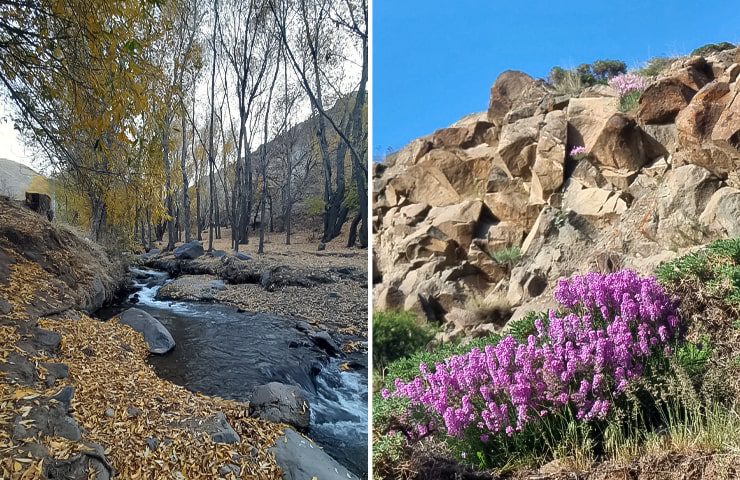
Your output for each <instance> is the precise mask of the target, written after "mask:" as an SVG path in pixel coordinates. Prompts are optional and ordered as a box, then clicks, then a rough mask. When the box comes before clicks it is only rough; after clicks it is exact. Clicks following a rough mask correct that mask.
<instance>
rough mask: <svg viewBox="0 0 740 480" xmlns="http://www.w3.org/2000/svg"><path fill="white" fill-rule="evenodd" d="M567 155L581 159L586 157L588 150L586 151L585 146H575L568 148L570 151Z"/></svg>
mask: <svg viewBox="0 0 740 480" xmlns="http://www.w3.org/2000/svg"><path fill="white" fill-rule="evenodd" d="M568 156H569V157H570V158H571V159H573V160H577V161H580V160H583V159H584V158H588V152H587V151H586V147H583V146H580V145H579V146H576V147H573V148H571V149H570V152H569V153H568Z"/></svg>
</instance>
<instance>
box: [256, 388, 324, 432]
mask: <svg viewBox="0 0 740 480" xmlns="http://www.w3.org/2000/svg"><path fill="white" fill-rule="evenodd" d="M249 405H250V407H251V408H252V413H253V414H254V415H255V416H257V417H259V418H261V419H263V420H267V421H269V422H275V423H287V424H289V425H293V426H294V427H298V428H300V429H307V428H308V426H309V423H310V421H311V406H310V405H309V403H308V400H306V398H305V397H304V396H303V393H302V392H301V389H300V388H298V387H296V386H293V385H285V384H283V383H278V382H270V383H268V384H267V385H260V386H258V387H256V388H255V389H254V393H252V398H251V399H250V401H249Z"/></svg>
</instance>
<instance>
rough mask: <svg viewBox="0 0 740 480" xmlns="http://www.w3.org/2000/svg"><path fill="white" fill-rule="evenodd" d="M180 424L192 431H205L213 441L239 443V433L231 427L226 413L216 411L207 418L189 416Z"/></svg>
mask: <svg viewBox="0 0 740 480" xmlns="http://www.w3.org/2000/svg"><path fill="white" fill-rule="evenodd" d="M181 425H182V426H183V427H185V428H188V429H189V430H192V431H194V432H201V433H207V434H208V436H209V437H211V440H212V441H213V442H214V443H239V442H240V441H241V438H240V437H239V434H238V433H236V432H235V431H234V429H233V428H231V425H229V421H228V420H227V419H226V415H224V414H223V412H218V413H217V414H215V415H212V416H210V417H208V418H205V419H203V418H191V419H188V420H185V421H184V422H182V423H181Z"/></svg>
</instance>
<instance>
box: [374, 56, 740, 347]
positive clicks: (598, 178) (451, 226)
mask: <svg viewBox="0 0 740 480" xmlns="http://www.w3.org/2000/svg"><path fill="white" fill-rule="evenodd" d="M739 75H740V49H735V50H731V51H726V52H719V53H718V54H712V55H710V56H709V57H708V58H702V57H689V58H684V59H680V60H679V61H676V62H675V63H674V64H673V65H671V66H670V67H669V68H668V69H667V70H666V71H665V72H664V73H662V74H661V75H659V76H658V78H655V79H653V80H652V81H650V82H649V85H648V86H647V88H646V90H645V91H644V93H643V96H642V98H641V100H640V102H639V106H638V108H637V111H636V112H635V113H623V112H620V111H619V98H618V96H617V94H616V92H615V91H614V90H613V89H612V88H610V87H607V86H595V87H590V88H588V89H586V90H584V91H583V92H582V93H581V94H580V95H578V96H576V97H570V96H557V95H556V94H554V93H553V92H551V91H550V90H549V89H548V87H547V85H546V84H544V83H543V82H542V81H537V80H534V79H532V78H531V77H529V76H528V75H526V74H524V73H521V72H515V71H507V72H504V73H502V74H501V75H500V76H499V78H498V79H496V81H495V82H494V84H493V87H492V88H491V98H490V102H489V108H488V111H487V112H485V113H480V114H472V115H469V116H467V117H465V118H464V119H462V120H461V121H459V122H457V123H456V124H454V125H453V126H451V127H449V128H443V129H440V130H437V131H436V132H434V133H433V134H432V135H430V136H428V137H424V138H421V139H418V140H415V141H413V142H411V143H410V144H409V145H408V146H407V147H405V148H403V149H402V150H401V151H399V152H398V153H397V154H394V155H393V156H392V157H391V159H390V161H389V162H387V163H386V165H383V166H378V167H376V168H375V170H374V182H373V184H374V186H375V192H374V200H375V205H374V217H373V218H374V226H375V230H374V235H375V240H374V250H375V251H374V257H373V261H374V264H375V265H376V266H377V271H376V272H375V276H374V278H375V280H376V285H375V287H374V296H375V302H376V303H375V305H376V308H379V309H396V308H404V309H408V310H412V311H414V312H416V313H418V314H419V315H421V316H425V317H427V318H428V319H433V320H442V321H444V322H446V323H445V325H447V327H446V331H445V332H444V333H443V334H442V335H441V337H440V338H441V339H442V340H443V341H444V340H450V339H453V338H460V337H461V336H468V337H473V336H476V335H485V334H489V333H491V332H494V331H499V330H500V328H501V326H500V325H498V324H494V323H482V324H481V323H480V322H481V318H485V317H481V316H480V315H478V316H476V315H473V314H472V313H471V312H470V311H469V310H470V309H469V308H467V307H466V304H467V302H468V300H470V299H471V297H477V298H479V299H485V298H494V297H497V298H507V299H508V301H509V303H510V304H511V305H512V306H513V307H519V306H520V305H521V307H520V309H521V308H527V306H528V305H544V304H546V303H547V302H544V301H543V298H546V296H547V295H549V294H550V293H551V291H552V288H553V287H554V283H555V280H556V279H557V278H558V277H559V276H562V275H570V274H572V273H575V272H583V271H587V270H594V269H595V270H599V271H611V270H613V269H615V268H622V267H626V268H633V269H636V270H638V271H642V272H645V273H647V272H650V271H652V269H653V268H654V267H655V266H656V265H657V264H658V263H659V262H660V261H665V260H667V259H670V258H671V257H672V256H674V255H676V254H677V253H679V252H680V251H681V249H685V248H691V247H693V246H695V245H698V244H703V243H706V242H708V241H711V240H713V239H715V238H720V237H726V236H737V235H740V226H739V225H740V222H738V220H737V219H738V218H739V217H740V174H738V172H740V150H739V149H740V94H739V92H740V87H739V85H740V80H738V76H739ZM574 146H583V147H585V149H586V152H587V155H586V157H585V158H580V159H579V160H575V159H570V158H568V155H567V152H568V151H569V150H570V149H571V148H572V147H574ZM512 246H516V247H520V249H521V252H522V255H523V258H522V259H521V260H519V261H517V260H514V264H510V263H506V261H505V260H500V259H501V258H502V257H501V256H500V255H496V254H497V252H500V251H501V250H503V249H505V248H508V247H512ZM495 258H498V259H499V261H501V262H504V263H499V261H497V260H495ZM513 315H514V317H521V316H522V315H523V312H521V311H519V310H516V311H515V312H514V313H513Z"/></svg>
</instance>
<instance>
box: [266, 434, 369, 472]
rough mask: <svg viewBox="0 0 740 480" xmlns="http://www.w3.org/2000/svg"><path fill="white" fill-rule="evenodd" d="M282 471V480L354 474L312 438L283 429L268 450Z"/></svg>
mask: <svg viewBox="0 0 740 480" xmlns="http://www.w3.org/2000/svg"><path fill="white" fill-rule="evenodd" d="M269 451H270V452H271V453H272V454H273V455H275V461H276V462H277V464H278V465H279V466H280V468H282V470H283V479H284V480H309V479H311V478H318V479H321V480H351V479H359V477H358V476H357V475H355V474H354V473H351V472H350V471H349V470H347V469H346V468H344V467H343V466H342V465H340V464H339V463H338V462H337V461H336V460H334V459H333V458H331V457H330V456H329V455H328V454H327V453H326V452H324V451H323V450H322V449H321V448H319V447H318V446H317V445H316V444H315V443H314V442H313V441H312V440H309V439H308V438H306V437H304V436H302V435H300V434H299V433H298V432H296V431H295V430H293V429H291V428H286V429H285V433H284V434H283V436H281V437H280V438H278V439H277V440H276V441H275V445H274V446H273V447H271V448H270V450H269Z"/></svg>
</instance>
